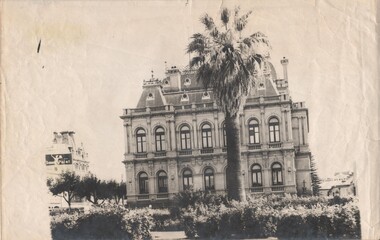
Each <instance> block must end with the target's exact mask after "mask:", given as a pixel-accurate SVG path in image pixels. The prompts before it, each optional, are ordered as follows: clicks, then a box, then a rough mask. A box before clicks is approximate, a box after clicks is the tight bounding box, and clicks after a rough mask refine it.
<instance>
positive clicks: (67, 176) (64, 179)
mask: <svg viewBox="0 0 380 240" xmlns="http://www.w3.org/2000/svg"><path fill="white" fill-rule="evenodd" d="M79 182H80V178H79V176H78V175H76V174H75V173H74V172H70V171H67V172H63V173H61V174H60V175H59V178H58V179H56V180H55V181H53V180H51V179H48V180H47V185H48V187H49V190H50V192H51V193H52V194H53V195H55V196H56V195H59V194H62V197H63V199H65V201H66V202H67V204H68V205H69V208H70V209H71V201H72V200H73V198H74V196H75V195H76V192H77V190H78V186H79Z"/></svg>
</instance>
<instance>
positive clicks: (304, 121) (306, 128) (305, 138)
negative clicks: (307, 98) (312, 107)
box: [302, 116, 309, 145]
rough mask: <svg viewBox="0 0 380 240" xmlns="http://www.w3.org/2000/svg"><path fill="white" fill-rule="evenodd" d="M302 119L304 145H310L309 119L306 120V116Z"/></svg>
mask: <svg viewBox="0 0 380 240" xmlns="http://www.w3.org/2000/svg"><path fill="white" fill-rule="evenodd" d="M302 119H303V133H304V143H305V145H308V138H309V129H308V127H307V118H306V116H304V117H302Z"/></svg>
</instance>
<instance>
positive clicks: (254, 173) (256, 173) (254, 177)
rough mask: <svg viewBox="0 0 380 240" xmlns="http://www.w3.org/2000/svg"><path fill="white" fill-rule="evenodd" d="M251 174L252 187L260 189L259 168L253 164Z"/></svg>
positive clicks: (260, 177)
mask: <svg viewBox="0 0 380 240" xmlns="http://www.w3.org/2000/svg"><path fill="white" fill-rule="evenodd" d="M251 172H252V187H260V186H262V185H263V183H262V175H261V167H260V165H259V164H254V165H253V166H252V168H251Z"/></svg>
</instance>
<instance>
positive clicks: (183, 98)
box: [181, 93, 189, 101]
mask: <svg viewBox="0 0 380 240" xmlns="http://www.w3.org/2000/svg"><path fill="white" fill-rule="evenodd" d="M181 101H189V96H188V95H187V94H186V93H184V94H182V97H181Z"/></svg>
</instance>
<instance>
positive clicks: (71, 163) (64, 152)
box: [45, 131, 89, 207]
mask: <svg viewBox="0 0 380 240" xmlns="http://www.w3.org/2000/svg"><path fill="white" fill-rule="evenodd" d="M74 135H75V132H73V131H63V132H54V138H53V141H52V144H51V145H50V146H49V147H47V149H46V154H45V164H46V173H47V178H48V179H52V180H54V179H57V178H58V177H59V175H60V174H61V173H62V172H65V171H72V172H75V173H76V174H77V175H79V176H81V177H84V176H85V175H87V174H88V173H89V161H88V160H87V158H88V154H87V152H86V151H85V149H84V147H83V143H81V144H80V146H77V145H76V142H75V137H74ZM81 202H82V201H81V199H76V200H75V201H73V207H75V205H78V203H79V205H81V204H80V203H81ZM49 204H50V207H67V204H66V202H65V201H64V199H63V198H62V197H60V196H51V198H50V199H49Z"/></svg>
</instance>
